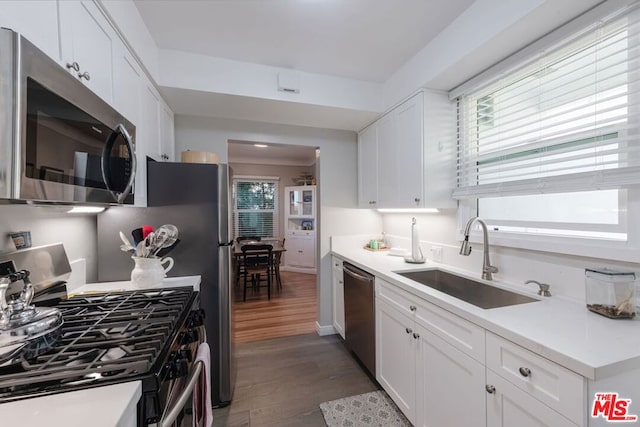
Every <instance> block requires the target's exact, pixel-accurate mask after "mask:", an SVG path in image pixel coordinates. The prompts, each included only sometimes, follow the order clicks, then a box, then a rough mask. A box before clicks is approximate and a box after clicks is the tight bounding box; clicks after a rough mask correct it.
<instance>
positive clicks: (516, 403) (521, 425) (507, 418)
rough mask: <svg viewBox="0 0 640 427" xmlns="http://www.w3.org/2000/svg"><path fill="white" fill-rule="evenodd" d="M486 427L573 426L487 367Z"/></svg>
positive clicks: (573, 425) (573, 426)
mask: <svg viewBox="0 0 640 427" xmlns="http://www.w3.org/2000/svg"><path fill="white" fill-rule="evenodd" d="M487 387H488V389H487V390H488V391H491V393H490V394H489V393H488V394H487V426H488V427H514V426H517V427H575V426H577V425H578V424H574V423H572V422H571V421H569V420H568V419H566V418H564V417H563V416H561V415H560V414H558V413H557V412H556V411H554V410H553V409H551V408H549V407H548V406H547V405H545V404H543V403H542V402H540V401H539V400H537V399H535V398H534V397H532V396H531V395H530V394H528V393H526V392H524V391H522V390H520V389H519V388H518V387H516V386H514V385H513V384H511V383H510V382H509V381H507V380H505V379H504V378H502V377H501V376H500V375H498V374H496V373H495V372H493V371H492V370H490V369H487Z"/></svg>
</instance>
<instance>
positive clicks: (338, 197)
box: [175, 115, 382, 327]
mask: <svg viewBox="0 0 640 427" xmlns="http://www.w3.org/2000/svg"><path fill="white" fill-rule="evenodd" d="M175 126H176V153H180V152H181V151H183V150H186V149H192V150H205V151H213V152H217V153H218V154H220V157H221V159H222V160H221V161H222V162H223V163H226V162H227V159H228V153H227V144H228V141H229V140H240V141H261V142H265V143H269V144H289V145H304V146H310V147H317V148H320V159H319V161H318V162H317V165H316V167H317V172H316V178H317V179H318V191H319V194H318V200H319V202H320V209H319V212H318V214H319V219H320V227H319V233H320V234H319V239H318V251H317V252H318V260H319V262H318V265H319V269H318V273H319V274H318V303H319V307H318V324H319V325H320V326H321V327H325V326H330V325H332V324H333V311H332V296H331V286H332V283H331V275H332V271H331V257H330V255H329V250H330V247H329V237H330V236H331V235H344V234H362V233H369V232H370V231H371V230H382V221H381V218H380V215H378V214H377V213H376V212H373V211H368V210H358V209H356V204H357V199H358V197H357V171H356V165H357V144H356V140H357V139H356V134H355V132H350V131H337V130H329V129H317V128H306V127H298V126H286V125H278V124H269V123H259V122H251V121H244V120H230V119H215V118H205V117H193V116H181V115H177V116H176V119H175Z"/></svg>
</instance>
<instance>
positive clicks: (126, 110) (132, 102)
mask: <svg viewBox="0 0 640 427" xmlns="http://www.w3.org/2000/svg"><path fill="white" fill-rule="evenodd" d="M144 80H145V77H144V74H143V72H142V70H141V68H140V66H139V65H138V63H137V62H136V60H135V59H134V58H133V56H132V55H131V53H130V52H129V50H128V49H126V48H125V47H124V46H123V45H120V46H119V48H118V49H117V50H116V54H115V55H114V62H113V106H114V108H115V109H116V110H118V111H119V112H120V113H121V114H122V115H123V116H125V117H126V118H127V120H129V121H130V122H131V123H133V124H134V125H135V126H136V127H139V126H140V118H141V117H140V116H141V114H142V111H141V110H142V109H141V94H142V84H143V82H144ZM136 139H137V138H136Z"/></svg>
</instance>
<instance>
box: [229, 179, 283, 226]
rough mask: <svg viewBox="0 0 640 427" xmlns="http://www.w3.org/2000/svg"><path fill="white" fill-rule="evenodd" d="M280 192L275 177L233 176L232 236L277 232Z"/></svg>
mask: <svg viewBox="0 0 640 427" xmlns="http://www.w3.org/2000/svg"><path fill="white" fill-rule="evenodd" d="M279 191H280V188H279V183H278V179H277V178H260V177H247V178H234V180H233V214H232V215H233V235H234V237H239V236H260V237H263V238H264V237H278V236H279V235H280V217H279V209H278V206H279V202H278V200H279V197H278V196H279Z"/></svg>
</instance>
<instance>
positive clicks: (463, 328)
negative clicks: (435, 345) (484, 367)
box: [376, 279, 485, 364]
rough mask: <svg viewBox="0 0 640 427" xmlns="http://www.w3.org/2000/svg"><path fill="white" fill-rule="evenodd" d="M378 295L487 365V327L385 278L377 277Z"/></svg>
mask: <svg viewBox="0 0 640 427" xmlns="http://www.w3.org/2000/svg"><path fill="white" fill-rule="evenodd" d="M376 284H377V297H378V298H381V299H382V300H384V301H386V302H388V303H389V304H391V305H393V306H394V307H396V308H397V309H399V310H400V311H402V312H404V313H407V314H410V315H412V316H413V318H414V320H415V321H416V322H417V323H418V324H419V325H421V326H423V327H425V328H427V329H428V330H429V331H431V332H432V333H434V334H436V335H437V336H439V337H440V338H442V339H443V340H445V341H446V342H448V343H449V344H451V345H452V346H454V347H455V348H457V349H458V350H460V351H462V352H464V353H466V354H468V355H469V356H471V357H473V358H474V359H476V360H477V361H479V362H481V363H483V364H484V358H485V354H484V333H485V332H484V329H483V328H481V327H480V326H478V325H475V324H473V323H471V322H469V321H467V320H465V319H463V318H461V317H459V316H456V315H455V314H453V313H450V312H448V311H446V310H444V309H442V308H440V307H437V306H435V305H434V304H431V303H429V302H427V301H424V300H421V299H420V298H419V297H417V296H415V295H412V294H410V293H408V292H406V291H404V290H402V289H399V288H398V287H396V286H394V285H392V284H390V283H387V282H385V281H383V280H380V279H376Z"/></svg>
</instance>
